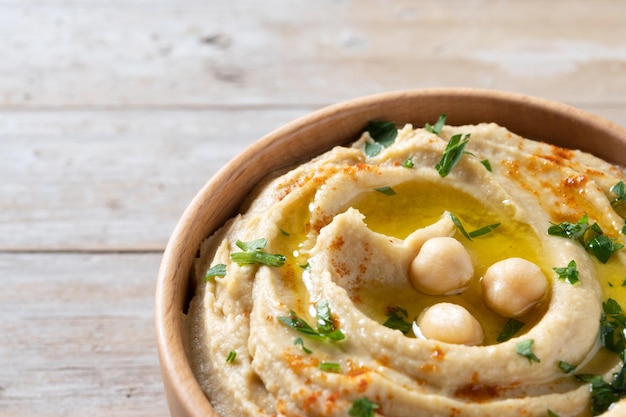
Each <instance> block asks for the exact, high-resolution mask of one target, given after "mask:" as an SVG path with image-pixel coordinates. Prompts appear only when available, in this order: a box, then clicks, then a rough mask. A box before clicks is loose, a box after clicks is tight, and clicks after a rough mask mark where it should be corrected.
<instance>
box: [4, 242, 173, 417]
mask: <svg viewBox="0 0 626 417" xmlns="http://www.w3.org/2000/svg"><path fill="white" fill-rule="evenodd" d="M159 262H160V254H158V253H148V254H109V255H103V254H99V255H93V254H62V255H59V254H54V255H52V254H2V253H0V277H2V291H0V323H2V331H1V332H0V414H1V415H2V416H6V417H13V416H15V417H17V416H35V415H36V416H42V417H46V416H68V417H70V416H81V417H82V416H87V415H88V416H105V415H106V416H112V415H123V416H155V417H156V416H166V415H167V408H166V403H165V397H164V395H163V388H162V384H161V377H160V371H159V368H158V359H157V352H156V341H155V334H154V325H153V305H154V303H153V295H154V285H155V277H156V274H157V269H158V265H159Z"/></svg>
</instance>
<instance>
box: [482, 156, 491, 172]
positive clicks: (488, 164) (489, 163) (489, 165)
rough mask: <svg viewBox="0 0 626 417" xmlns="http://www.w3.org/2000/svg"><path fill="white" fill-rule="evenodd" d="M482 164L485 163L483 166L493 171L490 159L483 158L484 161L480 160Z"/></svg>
mask: <svg viewBox="0 0 626 417" xmlns="http://www.w3.org/2000/svg"><path fill="white" fill-rule="evenodd" d="M480 163H481V164H483V166H484V167H485V168H487V171H489V172H492V171H491V162H489V160H488V159H483V160H482V161H480Z"/></svg>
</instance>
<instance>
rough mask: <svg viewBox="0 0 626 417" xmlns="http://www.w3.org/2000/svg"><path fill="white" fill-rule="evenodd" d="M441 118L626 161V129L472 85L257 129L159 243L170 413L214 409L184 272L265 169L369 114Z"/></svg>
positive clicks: (204, 414) (162, 353)
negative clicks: (187, 334) (193, 352)
mask: <svg viewBox="0 0 626 417" xmlns="http://www.w3.org/2000/svg"><path fill="white" fill-rule="evenodd" d="M442 112H445V113H446V114H447V124H450V125H461V124H472V123H480V122H496V123H498V124H500V125H501V126H504V127H506V128H508V129H509V130H511V131H513V132H515V133H517V134H520V135H522V136H524V137H527V138H531V139H536V140H541V141H544V142H548V143H552V144H555V145H558V146H562V147H566V148H577V149H581V150H584V151H587V152H590V153H593V154H595V155H596V156H598V157H600V158H602V159H604V160H606V161H608V162H611V163H614V164H619V165H622V166H626V129H625V128H624V127H622V126H619V125H617V124H614V123H611V122H609V121H607V120H605V119H603V118H601V117H598V116H595V115H592V114H589V113H587V112H584V111H582V110H579V109H576V108H572V107H570V106H567V105H564V104H560V103H555V102H551V101H546V100H543V99H539V98H534V97H529V96H524V95H520V94H512V93H506V92H499V91H490V90H477V89H463V88H455V89H426V90H409V91H397V92H389V93H384V94H378V95H373V96H368V97H364V98H359V99H355V100H350V101H347V102H344V103H340V104H336V105H333V106H330V107H326V108H324V109H321V110H319V111H316V112H314V113H312V114H310V115H308V116H304V117H301V118H299V119H297V120H295V121H293V122H291V123H288V124H286V125H285V126H283V127H281V128H279V129H277V130H275V131H274V132H272V133H270V134H268V135H266V136H265V137H263V138H261V139H260V140H258V141H257V142H255V143H254V144H252V145H251V146H250V147H249V148H247V149H246V150H245V151H244V152H242V153H241V154H240V155H239V156H237V157H235V158H234V159H233V160H232V161H231V162H229V163H228V164H226V166H224V167H223V168H222V169H221V170H220V171H219V172H218V173H217V174H216V175H215V176H214V177H213V178H212V179H211V180H210V181H209V182H208V183H207V184H206V185H205V187H204V188H203V189H202V190H200V192H199V193H198V194H197V195H196V197H195V198H194V199H193V201H192V202H191V204H190V205H189V207H188V208H187V209H186V211H185V212H184V214H183V215H182V217H181V219H180V221H179V223H178V225H177V226H176V228H175V230H174V232H173V235H172V237H171V239H170V241H169V243H168V245H167V247H166V249H165V253H164V256H163V260H162V264H161V268H160V272H159V276H158V283H157V288H156V306H155V307H156V308H155V310H156V311H155V313H156V317H155V318H156V332H157V343H158V351H159V359H160V364H161V371H162V374H163V384H164V387H165V393H166V395H167V400H168V404H169V409H170V413H171V415H172V416H175V417H192V416H193V417H196V416H197V417H210V416H217V415H216V414H215V412H214V411H213V408H212V407H211V404H210V403H209V401H208V400H207V397H206V396H205V394H204V393H203V392H202V390H201V388H200V386H199V384H198V382H197V381H196V379H195V377H194V375H193V373H192V371H191V367H190V365H189V361H188V359H187V356H186V354H185V351H184V348H183V337H182V331H183V329H182V325H181V316H182V314H183V311H184V309H185V308H186V304H187V303H188V301H189V298H190V296H191V294H190V293H189V292H190V291H192V290H193V289H192V288H190V285H189V281H190V271H191V268H192V263H193V260H194V258H195V256H196V253H197V251H198V247H199V246H200V243H201V241H202V240H204V239H205V238H206V237H208V236H209V235H210V234H212V233H213V231H215V230H216V229H218V228H219V227H220V226H221V225H222V224H223V223H224V222H225V221H226V220H227V219H229V218H230V217H231V216H233V215H234V214H236V213H237V211H238V208H239V205H240V203H241V201H242V200H243V199H244V197H245V196H246V195H247V194H248V192H249V191H250V189H251V188H252V187H253V186H254V185H255V184H256V183H257V182H259V181H260V180H261V178H263V176H265V175H266V174H267V173H268V172H270V171H273V170H276V169H279V168H283V167H285V166H287V165H291V164H293V163H294V162H298V161H302V160H305V159H308V158H310V157H312V156H314V155H318V154H320V153H322V152H324V151H326V150H328V149H330V148H331V147H333V146H335V145H339V144H345V143H348V142H351V141H353V140H355V139H357V137H358V136H359V134H360V133H361V132H362V131H363V130H364V128H365V126H366V124H367V122H368V121H370V120H391V121H394V122H396V123H398V124H402V123H405V122H410V123H413V124H414V125H415V126H418V127H421V126H423V125H424V124H425V123H427V122H428V123H433V122H435V121H436V120H437V118H438V116H439V114H440V113H442Z"/></svg>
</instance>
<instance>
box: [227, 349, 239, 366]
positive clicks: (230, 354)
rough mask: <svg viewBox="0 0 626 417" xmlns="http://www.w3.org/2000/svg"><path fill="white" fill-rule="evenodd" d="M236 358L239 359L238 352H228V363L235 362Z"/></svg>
mask: <svg viewBox="0 0 626 417" xmlns="http://www.w3.org/2000/svg"><path fill="white" fill-rule="evenodd" d="M236 357H237V352H235V351H234V350H231V351H230V352H228V356H227V357H226V363H233V362H235V358H236Z"/></svg>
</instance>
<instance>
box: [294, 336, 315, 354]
mask: <svg viewBox="0 0 626 417" xmlns="http://www.w3.org/2000/svg"><path fill="white" fill-rule="evenodd" d="M293 344H294V345H295V346H300V347H301V348H302V351H303V352H304V353H306V354H309V355H310V354H311V353H313V351H312V350H311V349H309V348H307V347H306V346H304V341H303V340H302V338H301V337H299V338H297V339H296V340H295V341H294V342H293Z"/></svg>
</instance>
